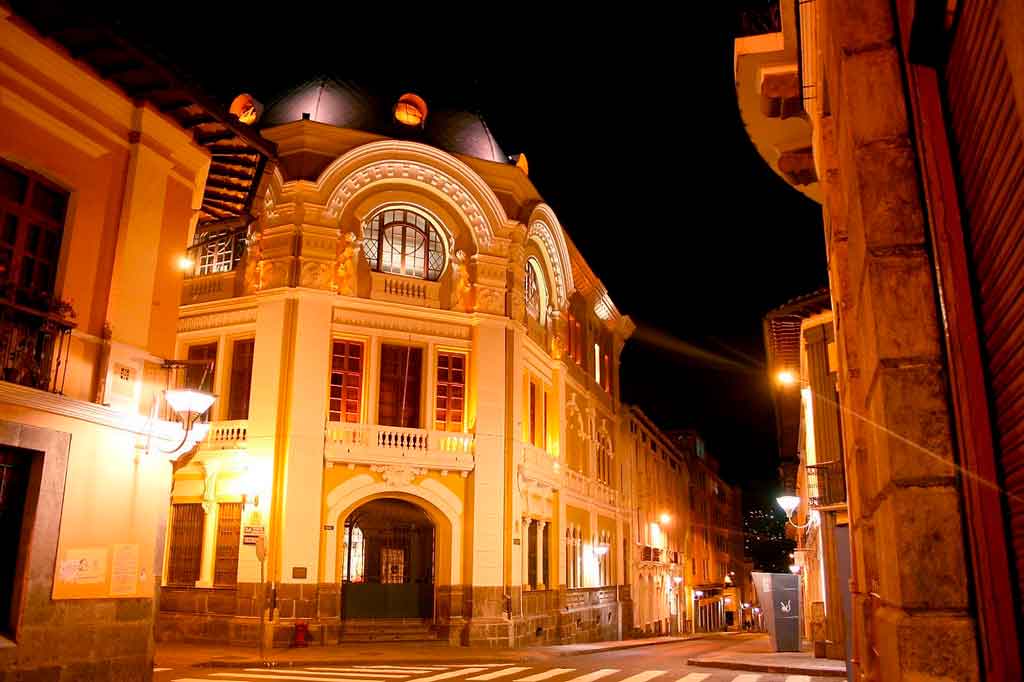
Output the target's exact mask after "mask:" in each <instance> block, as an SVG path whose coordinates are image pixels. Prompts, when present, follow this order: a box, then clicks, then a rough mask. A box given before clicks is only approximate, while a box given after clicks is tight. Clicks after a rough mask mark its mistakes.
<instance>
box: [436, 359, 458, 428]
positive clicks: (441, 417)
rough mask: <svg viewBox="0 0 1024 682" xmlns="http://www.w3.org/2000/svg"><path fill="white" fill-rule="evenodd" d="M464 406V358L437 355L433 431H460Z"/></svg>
mask: <svg viewBox="0 0 1024 682" xmlns="http://www.w3.org/2000/svg"><path fill="white" fill-rule="evenodd" d="M465 404H466V356H465V355H462V354H461V353H438V354H437V397H436V400H435V405H434V429H435V430H437V431H462V425H463V419H464V416H465Z"/></svg>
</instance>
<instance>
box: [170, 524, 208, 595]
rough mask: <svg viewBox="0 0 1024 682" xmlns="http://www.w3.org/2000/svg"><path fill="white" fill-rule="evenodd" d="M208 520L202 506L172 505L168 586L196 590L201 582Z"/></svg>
mask: <svg viewBox="0 0 1024 682" xmlns="http://www.w3.org/2000/svg"><path fill="white" fill-rule="evenodd" d="M205 517H206V514H204V513H203V505H201V504H174V505H171V548H170V557H169V559H168V563H167V584H169V585H187V586H189V587H194V586H195V584H196V581H197V580H199V565H200V561H201V560H202V556H203V522H204V521H205Z"/></svg>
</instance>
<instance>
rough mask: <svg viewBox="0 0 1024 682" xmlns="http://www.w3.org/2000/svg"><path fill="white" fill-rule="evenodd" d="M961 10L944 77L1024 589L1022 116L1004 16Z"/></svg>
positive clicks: (972, 7)
mask: <svg viewBox="0 0 1024 682" xmlns="http://www.w3.org/2000/svg"><path fill="white" fill-rule="evenodd" d="M961 4H962V6H961V10H960V12H961V13H960V17H959V19H958V23H957V26H956V29H955V32H954V35H953V39H952V44H951V49H950V52H949V58H948V62H947V64H946V69H945V74H944V76H945V78H944V80H945V86H946V93H947V105H948V108H949V119H950V122H951V134H952V138H953V143H954V144H953V148H954V149H953V151H954V156H955V159H956V161H957V165H958V168H959V171H960V173H959V175H960V179H961V195H962V209H963V219H964V230H965V238H966V248H967V256H968V260H969V263H970V265H971V269H972V271H973V276H974V279H975V282H974V283H975V307H976V311H977V314H978V327H979V331H980V335H981V342H982V347H983V355H984V359H983V360H984V364H985V369H986V374H987V380H988V389H989V395H990V399H991V408H992V414H993V433H994V437H995V441H996V445H997V458H998V460H999V464H1000V466H1001V469H1002V475H1003V480H1002V485H1003V488H1004V490H1005V492H1006V496H1005V499H1006V504H1007V507H1008V510H1009V529H1010V546H1011V553H1012V555H1013V560H1014V561H1015V563H1016V575H1017V579H1018V584H1019V586H1020V588H1021V591H1022V592H1024V133H1022V126H1021V113H1022V112H1021V110H1020V109H1019V108H1018V105H1017V103H1016V101H1015V98H1014V74H1013V73H1012V72H1011V69H1010V64H1009V61H1008V59H1007V36H1008V35H1009V33H1008V32H1007V30H1006V27H1004V26H1002V25H1001V22H1000V16H1001V15H1002V12H1001V11H999V10H998V8H997V7H996V6H994V5H993V4H992V3H988V2H981V1H978V0H974V1H965V2H963V3H961ZM1016 39H1017V40H1019V39H1020V37H1019V36H1017V38H1016ZM1020 77H1022V74H1017V78H1018V79H1019V78H1020ZM1016 85H1017V87H1020V83H1019V82H1018V83H1017V84H1016Z"/></svg>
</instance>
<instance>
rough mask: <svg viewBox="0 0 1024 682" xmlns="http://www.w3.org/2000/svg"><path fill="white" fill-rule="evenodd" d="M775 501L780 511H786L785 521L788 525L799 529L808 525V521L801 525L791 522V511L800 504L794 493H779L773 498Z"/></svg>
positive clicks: (809, 523)
mask: <svg viewBox="0 0 1024 682" xmlns="http://www.w3.org/2000/svg"><path fill="white" fill-rule="evenodd" d="M775 502H776V503H778V505H779V506H780V507H781V508H782V511H784V512H785V513H786V523H788V524H789V525H791V526H793V527H794V528H797V529H799V530H802V529H804V528H807V527H808V526H809V525H811V522H810V521H808V522H807V523H805V524H803V525H798V524H795V523H793V512H795V511H796V508H797V507H799V506H800V498H799V497H797V496H796V495H781V496H779V497H776V498H775Z"/></svg>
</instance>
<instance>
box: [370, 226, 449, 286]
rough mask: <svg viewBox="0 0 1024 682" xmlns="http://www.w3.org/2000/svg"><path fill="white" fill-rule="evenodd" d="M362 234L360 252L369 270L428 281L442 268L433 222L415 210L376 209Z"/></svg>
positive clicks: (442, 251) (440, 246)
mask: <svg viewBox="0 0 1024 682" xmlns="http://www.w3.org/2000/svg"><path fill="white" fill-rule="evenodd" d="M364 233H365V238H364V239H363V254H364V255H365V256H366V260H367V262H369V264H370V268H371V269H373V270H376V271H378V272H388V273H391V274H393V275H404V276H405V277H415V278H417V279H426V280H430V281H434V280H436V279H438V278H439V277H440V276H441V273H442V272H443V271H444V266H445V251H446V250H447V249H446V244H445V240H444V238H443V237H442V236H441V232H440V231H439V230H438V229H437V227H436V226H435V225H434V223H433V222H432V221H431V220H430V219H428V218H427V217H426V216H424V215H421V214H420V213H418V212H416V211H413V210H410V209H405V208H389V209H385V210H383V211H380V212H378V213H377V214H376V215H374V216H373V217H372V218H370V220H369V223H368V224H367V226H366V228H365V231H364Z"/></svg>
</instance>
